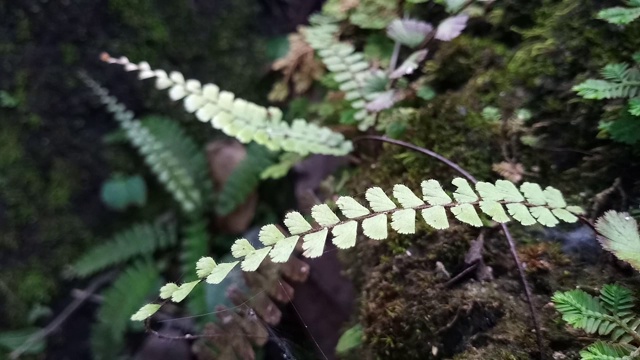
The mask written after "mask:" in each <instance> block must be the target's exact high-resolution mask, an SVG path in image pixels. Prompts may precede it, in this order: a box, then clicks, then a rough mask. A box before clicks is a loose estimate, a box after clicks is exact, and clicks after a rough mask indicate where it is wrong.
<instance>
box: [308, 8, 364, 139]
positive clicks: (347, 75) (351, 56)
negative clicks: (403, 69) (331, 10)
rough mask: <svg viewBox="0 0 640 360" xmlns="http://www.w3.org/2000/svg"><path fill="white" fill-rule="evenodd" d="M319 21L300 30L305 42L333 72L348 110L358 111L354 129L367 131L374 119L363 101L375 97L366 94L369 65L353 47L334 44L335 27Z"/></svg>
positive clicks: (345, 44) (335, 42)
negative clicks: (348, 104) (349, 108)
mask: <svg viewBox="0 0 640 360" xmlns="http://www.w3.org/2000/svg"><path fill="white" fill-rule="evenodd" d="M319 18H320V19H325V18H324V17H318V16H316V17H315V19H316V21H315V22H314V25H313V26H310V27H308V28H306V29H304V30H303V35H304V37H305V40H306V41H307V43H309V45H311V47H312V48H313V49H314V50H315V51H316V52H317V54H318V55H319V56H320V58H321V59H322V62H323V63H324V65H325V66H326V67H327V69H328V70H329V71H331V72H332V73H335V74H334V79H335V80H336V81H337V82H338V83H339V84H340V90H341V91H344V92H345V94H346V95H345V99H346V100H348V101H350V102H351V107H352V108H354V109H356V110H358V111H357V112H356V113H355V115H354V118H355V119H356V120H357V121H358V129H360V130H362V131H364V130H367V129H368V128H369V127H371V126H372V125H374V124H375V116H374V115H373V114H371V113H369V112H368V111H367V109H366V108H365V107H366V105H367V101H370V100H373V98H375V94H369V93H367V91H366V89H367V82H368V81H369V79H370V78H371V76H372V72H371V70H370V66H369V63H368V62H367V61H365V60H364V55H363V54H362V53H360V52H356V51H355V48H354V47H353V45H351V44H347V43H343V42H340V41H338V39H337V35H336V33H337V32H338V25H336V24H334V23H331V22H327V21H317V19H319Z"/></svg>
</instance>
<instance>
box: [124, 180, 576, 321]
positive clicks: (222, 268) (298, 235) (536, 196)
mask: <svg viewBox="0 0 640 360" xmlns="http://www.w3.org/2000/svg"><path fill="white" fill-rule="evenodd" d="M452 183H453V185H455V186H456V188H457V190H456V191H455V192H453V198H454V199H455V200H453V199H452V198H451V197H450V196H449V194H448V193H446V192H445V191H444V189H443V188H442V187H441V186H440V184H439V183H438V181H436V180H426V181H423V182H422V193H423V197H422V198H420V197H418V196H416V195H415V194H414V193H413V192H412V191H411V190H410V189H409V188H408V187H407V186H405V185H402V184H398V185H395V186H394V188H393V196H394V197H395V198H396V200H397V202H398V203H399V204H400V207H398V206H397V205H396V203H395V202H394V201H392V200H391V199H390V198H389V197H388V196H387V195H386V194H385V193H384V191H383V190H382V189H381V188H379V187H373V188H370V189H369V190H367V192H366V194H365V197H366V199H367V201H368V203H369V207H370V208H367V207H365V206H363V205H361V204H360V203H359V202H357V201H356V200H355V199H354V198H352V197H348V196H342V197H340V198H339V199H338V200H337V201H336V204H337V205H338V208H339V209H340V211H341V213H342V215H343V217H344V218H345V219H341V218H339V217H338V216H337V215H336V214H335V213H334V212H333V210H331V208H329V206H328V205H326V204H321V205H316V206H314V207H313V208H312V209H311V217H312V218H313V219H314V220H315V221H316V223H317V226H315V227H314V226H312V225H311V224H310V223H309V222H307V220H306V219H305V218H304V217H303V216H302V214H300V213H298V212H290V213H288V214H287V215H286V216H285V219H284V224H285V226H286V227H287V229H288V232H289V234H290V235H289V236H287V235H285V234H284V233H283V232H282V231H281V230H280V229H279V228H278V227H277V226H276V225H273V224H271V225H265V226H263V227H262V229H261V230H260V233H259V236H258V237H259V240H260V242H261V243H262V244H263V245H264V247H262V248H259V249H256V248H255V247H253V245H251V243H249V241H248V240H246V239H239V240H236V242H235V243H234V244H233V246H232V247H231V254H232V255H233V257H235V258H236V259H238V261H234V262H230V263H220V264H217V263H216V262H215V261H214V260H213V259H212V258H202V259H200V260H199V261H198V263H197V264H196V269H197V273H198V277H199V278H200V279H199V280H196V281H193V282H190V283H185V284H182V285H181V286H179V287H178V286H177V285H175V284H173V285H172V286H171V287H170V288H169V289H165V290H170V291H165V292H164V295H163V296H162V298H169V297H171V298H172V300H173V301H181V300H182V299H183V295H184V293H185V292H188V291H190V289H193V287H194V286H195V285H197V284H198V283H199V282H201V281H202V280H205V281H206V282H207V283H210V284H218V283H220V282H221V281H222V280H224V278H225V277H226V276H227V274H228V273H229V272H230V271H231V270H232V269H233V268H234V267H235V266H236V265H237V264H238V263H240V264H241V268H242V270H243V271H255V270H256V269H257V268H258V267H259V266H260V264H261V263H262V262H263V261H264V259H265V258H266V257H267V256H270V257H271V260H272V261H273V262H275V263H282V262H286V261H287V260H288V259H289V257H290V256H291V254H292V253H293V251H294V249H295V247H296V244H297V243H298V240H300V239H302V240H303V243H302V248H303V250H304V252H303V254H302V255H303V256H306V257H309V258H316V257H319V256H321V255H322V254H323V252H324V246H325V242H326V240H327V237H328V234H329V230H331V233H332V235H333V243H334V244H335V245H336V246H337V247H338V248H340V249H347V248H351V247H353V246H355V244H356V238H357V234H358V224H359V223H362V225H361V226H362V230H363V233H364V235H365V236H366V237H368V238H370V239H373V240H382V239H386V238H387V237H388V229H387V222H388V216H389V215H391V227H392V228H393V229H394V230H395V231H397V232H398V233H400V234H413V233H415V231H416V215H417V213H418V212H420V213H421V215H422V218H423V219H424V220H425V222H426V223H427V224H428V225H429V226H431V227H433V228H435V229H446V228H448V227H449V216H448V215H447V212H450V213H451V214H453V216H454V217H455V218H457V219H458V220H459V221H461V222H463V223H466V224H470V225H472V226H482V225H483V223H482V220H481V219H480V217H479V216H478V213H477V209H478V208H479V209H480V211H482V212H483V213H485V214H486V215H488V216H489V217H490V218H492V219H493V220H494V221H496V222H500V223H504V222H508V221H510V218H509V216H508V215H507V212H508V213H509V214H510V215H511V216H512V217H513V218H514V219H516V220H517V221H518V222H520V223H521V224H523V225H533V224H535V223H540V224H542V225H545V226H555V225H556V224H558V222H559V221H560V220H562V221H566V222H575V221H577V220H578V218H577V217H576V215H575V214H580V213H582V212H583V211H582V209H580V208H579V207H577V206H567V204H566V203H565V200H564V198H563V196H562V194H561V193H560V191H558V190H557V189H554V188H552V187H547V188H546V189H545V190H542V188H540V186H539V185H537V184H532V183H524V184H522V185H521V187H520V190H518V188H517V187H516V186H515V185H514V184H513V183H511V182H509V181H506V180H498V181H497V182H496V183H495V184H492V183H487V182H478V183H477V184H476V186H475V190H474V189H473V188H472V187H471V185H470V184H469V182H468V181H467V180H464V179H462V178H456V179H454V180H453V181H452ZM505 207H506V210H505ZM176 294H177V295H176ZM136 318H138V317H136Z"/></svg>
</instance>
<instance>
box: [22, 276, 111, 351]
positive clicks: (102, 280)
mask: <svg viewBox="0 0 640 360" xmlns="http://www.w3.org/2000/svg"><path fill="white" fill-rule="evenodd" d="M114 275H115V272H110V273H107V274H104V275H102V276H100V277H98V278H97V279H95V280H94V281H93V282H91V284H90V285H89V287H87V288H86V289H85V290H84V292H83V296H81V297H78V298H76V299H75V300H73V301H72V302H71V303H70V304H69V305H67V307H66V308H65V309H64V310H63V311H62V312H61V313H60V314H58V316H57V317H56V318H55V319H53V321H52V322H50V323H49V325H47V326H46V327H45V328H43V329H41V330H39V331H38V332H36V333H34V334H33V335H31V336H30V337H29V338H28V339H27V340H26V341H25V342H23V343H22V345H20V346H19V347H18V348H17V349H15V350H14V351H13V352H12V353H11V355H10V356H11V359H17V358H19V357H20V355H22V354H23V353H24V352H25V351H27V350H29V348H31V346H33V344H35V343H36V342H38V341H40V340H42V339H44V338H46V337H47V336H49V334H51V333H52V332H53V331H54V330H56V329H57V328H58V327H60V326H61V325H62V324H63V323H64V322H65V321H66V320H67V319H68V318H69V317H70V316H71V315H72V314H73V313H74V312H75V311H76V310H78V309H79V308H80V306H81V305H82V304H83V303H84V302H85V301H86V300H87V299H89V298H90V297H91V295H92V294H93V293H94V292H96V290H98V289H99V288H100V287H101V286H102V285H104V284H106V283H107V282H109V281H111V279H113V277H114Z"/></svg>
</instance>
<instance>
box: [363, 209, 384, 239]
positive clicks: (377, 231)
mask: <svg viewBox="0 0 640 360" xmlns="http://www.w3.org/2000/svg"><path fill="white" fill-rule="evenodd" d="M362 232H363V233H364V235H365V236H367V237H368V238H370V239H373V240H383V239H386V238H387V215H386V214H379V215H376V216H373V217H370V218H366V219H364V221H363V222H362Z"/></svg>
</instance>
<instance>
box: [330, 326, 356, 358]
mask: <svg viewBox="0 0 640 360" xmlns="http://www.w3.org/2000/svg"><path fill="white" fill-rule="evenodd" d="M361 344H362V325H360V324H358V325H355V326H354V327H352V328H351V329H349V330H347V331H345V332H344V334H342V336H340V340H338V345H337V346H336V353H338V354H344V353H346V352H347V351H349V350H351V349H354V348H356V347H358V346H360V345H361Z"/></svg>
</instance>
